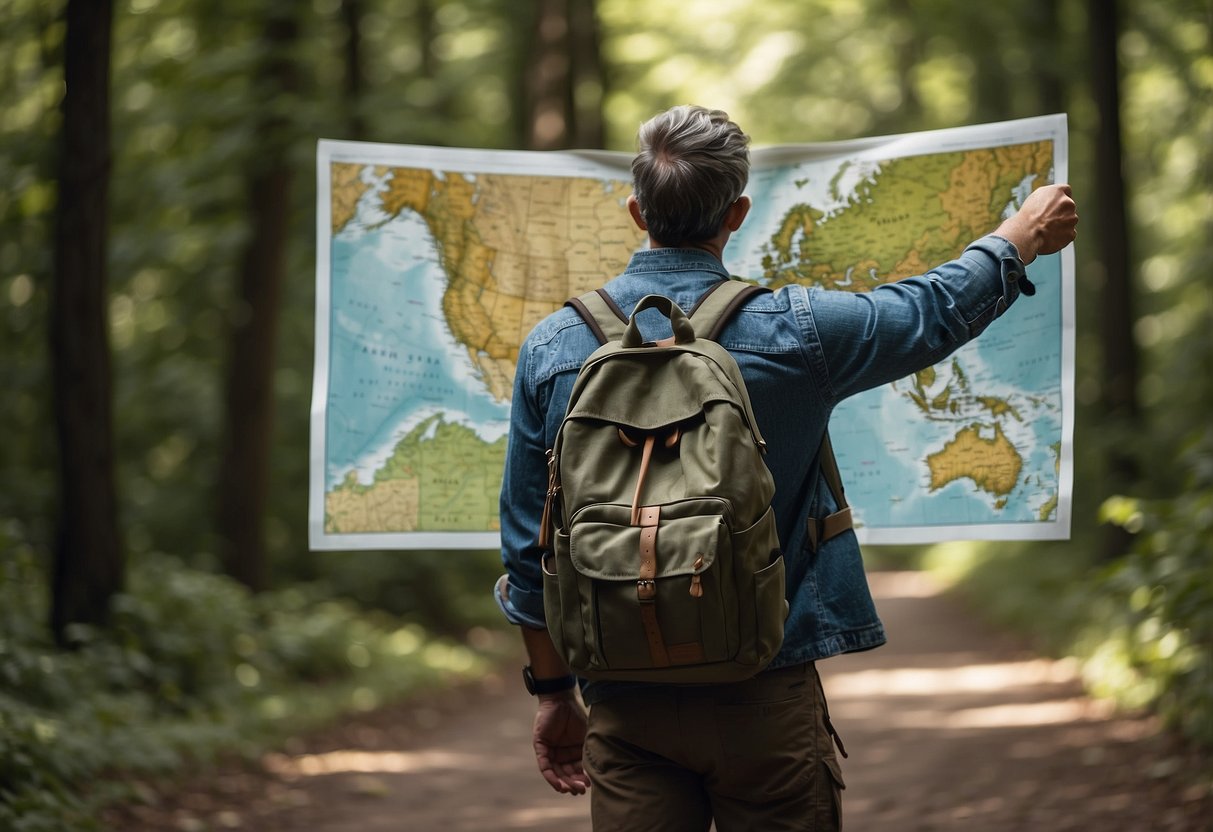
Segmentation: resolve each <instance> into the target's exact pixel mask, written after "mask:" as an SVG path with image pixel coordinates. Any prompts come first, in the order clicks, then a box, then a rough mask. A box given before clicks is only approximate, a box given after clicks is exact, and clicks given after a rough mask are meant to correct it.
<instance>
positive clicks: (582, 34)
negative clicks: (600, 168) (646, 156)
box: [569, 0, 606, 148]
mask: <svg viewBox="0 0 1213 832" xmlns="http://www.w3.org/2000/svg"><path fill="white" fill-rule="evenodd" d="M569 50H570V52H571V59H572V73H571V78H570V82H571V84H572V115H573V129H572V131H571V133H572V144H573V146H574V147H583V148H600V147H604V146H605V145H606V128H605V125H604V123H603V118H602V101H603V98H604V97H605V95H606V73H605V72H604V71H603V67H602V34H601V30H600V29H599V26H598V14H597V12H596V11H595V9H594V0H569Z"/></svg>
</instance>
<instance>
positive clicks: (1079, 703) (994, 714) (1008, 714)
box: [944, 696, 1113, 728]
mask: <svg viewBox="0 0 1213 832" xmlns="http://www.w3.org/2000/svg"><path fill="white" fill-rule="evenodd" d="M1112 712H1113V708H1112V705H1111V704H1110V703H1108V702H1099V701H1094V700H1091V699H1087V698H1086V697H1082V696H1077V697H1071V698H1069V699H1051V700H1048V701H1045V702H1025V703H1021V704H1015V705H991V706H989V707H985V708H965V709H963V710H959V711H956V712H954V713H950V714H948V715H947V716H946V717H945V719H944V727H945V728H1020V727H1024V726H1029V725H1064V724H1069V723H1073V722H1082V721H1085V720H1102V719H1107V718H1108V717H1110V716H1111V715H1112Z"/></svg>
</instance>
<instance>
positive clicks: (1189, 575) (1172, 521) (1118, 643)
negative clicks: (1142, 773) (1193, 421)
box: [1087, 430, 1213, 745]
mask: <svg viewBox="0 0 1213 832" xmlns="http://www.w3.org/2000/svg"><path fill="white" fill-rule="evenodd" d="M1182 458H1183V459H1184V460H1185V462H1186V465H1187V468H1188V471H1187V477H1186V487H1185V488H1184V489H1183V491H1182V492H1181V493H1180V494H1179V495H1178V496H1177V497H1175V498H1173V499H1168V500H1149V501H1141V500H1130V499H1126V498H1116V499H1113V500H1109V501H1108V502H1107V503H1106V504H1105V506H1104V510H1103V515H1104V519H1105V520H1107V521H1110V522H1115V523H1119V524H1120V525H1122V526H1124V527H1125V528H1126V529H1127V530H1128V531H1130V532H1134V533H1135V534H1136V535H1137V537H1136V541H1135V543H1134V546H1133V550H1132V551H1131V552H1130V554H1129V555H1128V556H1127V557H1126V558H1124V559H1123V560H1122V561H1120V562H1118V563H1116V564H1115V565H1114V566H1113V567H1112V568H1111V569H1110V570H1109V572H1108V574H1107V576H1106V577H1105V579H1104V582H1103V588H1104V589H1105V597H1104V598H1103V599H1102V602H1101V603H1100V604H1099V605H1098V608H1097V617H1096V618H1095V620H1098V621H1101V627H1100V630H1101V632H1100V633H1099V636H1098V638H1088V639H1087V643H1088V644H1090V645H1092V648H1093V649H1092V650H1091V653H1092V655H1091V659H1090V660H1089V661H1088V663H1087V668H1088V676H1089V677H1090V679H1091V681H1092V683H1093V686H1094V687H1095V689H1096V691H1097V692H1100V693H1103V694H1105V695H1110V696H1114V697H1116V698H1118V699H1120V700H1121V701H1124V702H1126V703H1128V704H1131V705H1151V706H1153V707H1155V708H1157V709H1158V710H1159V711H1160V713H1162V715H1163V716H1164V717H1166V718H1167V719H1168V720H1169V721H1170V722H1171V723H1173V724H1174V725H1176V726H1177V727H1179V728H1180V729H1181V730H1182V731H1183V732H1184V733H1185V734H1187V735H1188V736H1191V737H1193V738H1195V739H1197V740H1200V741H1202V742H1204V743H1207V744H1209V745H1213V430H1209V431H1207V432H1205V433H1204V434H1203V435H1202V436H1201V437H1200V438H1199V439H1197V440H1196V441H1194V442H1193V443H1191V444H1190V445H1189V447H1188V448H1187V449H1186V450H1185V452H1184V454H1183V456H1182Z"/></svg>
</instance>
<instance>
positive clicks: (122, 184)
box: [0, 0, 1213, 831]
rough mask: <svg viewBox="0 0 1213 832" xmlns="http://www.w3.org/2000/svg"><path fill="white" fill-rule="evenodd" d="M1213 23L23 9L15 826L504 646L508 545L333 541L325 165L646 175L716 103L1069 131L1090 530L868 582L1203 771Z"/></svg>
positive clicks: (108, 3)
mask: <svg viewBox="0 0 1213 832" xmlns="http://www.w3.org/2000/svg"><path fill="white" fill-rule="evenodd" d="M1211 31H1213V5H1211V4H1210V3H1209V2H1208V0H1205V1H1204V2H1201V0H1121V2H1119V3H1117V2H1115V0H1024V2H1021V3H1018V4H1014V5H1013V6H1012V5H1010V4H998V3H989V4H979V3H962V2H948V0H768V2H765V3H745V2H739V1H738V0H680V2H673V0H644V2H641V0H596V1H595V0H533V2H530V3H519V2H515V0H311V2H295V0H242V2H235V0H210V2H202V1H201V0H66V2H65V0H55V1H54V2H46V0H0V114H2V118H0V181H2V182H3V186H2V187H0V320H2V321H3V325H2V326H0V385H2V386H3V389H4V391H5V392H4V396H3V406H0V435H2V436H3V437H4V438H5V441H4V442H3V443H0V483H2V487H0V828H4V829H9V828H11V829H14V830H27V831H28V830H43V829H45V830H53V829H81V828H88V823H89V820H88V818H89V817H90V816H91V815H92V811H91V810H92V807H94V806H95V805H96V804H97V803H98V802H104V801H106V800H112V799H121V798H129V797H130V790H131V788H132V786H131V785H130V783H131V782H137V780H138V778H137V777H136V778H135V780H134V781H132V780H131V776H132V775H138V776H150V775H149V773H150V772H158V773H160V774H164V773H166V772H168V773H171V772H173V771H175V770H178V769H181V768H183V767H185V766H187V765H189V766H195V765H197V764H198V763H199V762H200V761H206V760H209V759H211V758H213V757H214V756H215V755H217V754H222V753H227V752H231V751H233V750H236V751H240V750H244V751H248V752H251V751H253V750H255V749H257V748H261V747H264V746H265V745H266V744H272V743H274V742H276V741H280V740H281V738H282V737H283V736H285V735H286V734H287V733H288V732H289V731H297V730H300V729H301V728H305V727H306V726H307V725H318V724H321V723H323V722H324V721H326V720H329V719H332V718H334V717H335V716H336V715H339V714H341V713H344V712H347V711H349V710H365V709H370V708H373V707H375V706H377V705H379V704H381V703H383V702H387V701H390V700H392V699H396V698H398V697H400V696H403V695H406V694H408V693H409V692H411V691H413V690H416V689H417V688H418V687H419V686H423V685H431V684H443V683H445V682H447V681H449V680H450V679H451V678H452V677H455V676H460V675H464V674H474V673H476V672H478V669H479V668H482V667H483V666H485V663H486V662H491V661H493V660H494V658H495V657H496V655H497V652H498V650H499V649H500V647H499V645H500V644H501V643H502V639H500V638H499V636H497V635H495V633H499V631H500V630H501V628H502V627H501V621H500V619H499V616H498V615H497V614H496V613H495V610H494V608H493V605H492V602H491V599H490V598H489V594H488V587H489V586H490V584H491V581H492V580H493V579H494V577H495V576H496V574H497V572H498V571H499V562H498V556H497V554H496V553H493V552H414V553H392V552H363V553H344V554H343V553H314V552H309V551H308V549H307V534H306V530H307V526H306V519H307V518H306V507H307V494H306V488H307V465H308V453H307V448H308V441H307V440H308V413H309V407H310V401H309V398H310V391H311V383H310V381H311V372H312V347H313V342H312V339H313V331H312V327H313V314H314V309H313V293H314V265H315V264H314V252H315V239H314V235H315V221H314V213H313V212H314V210H315V192H314V188H315V184H314V183H315V179H314V163H315V155H314V154H315V142H316V139H317V138H320V137H324V138H341V139H365V140H373V141H386V142H394V143H411V144H435V145H451V146H461V147H485V148H531V149H554V148H567V147H605V148H608V149H613V150H631V149H633V142H634V134H635V128H636V126H637V125H638V124H639V123H640V122H641V121H643V120H644V119H645V118H647V117H648V116H650V115H652V114H653V113H655V112H657V111H659V110H661V109H664V108H665V107H668V106H671V105H673V104H678V103H687V102H694V103H703V104H707V105H710V106H713V107H717V108H721V109H725V110H727V111H728V112H729V113H730V114H731V115H732V116H733V117H734V118H735V119H736V120H737V121H738V122H739V123H740V124H742V125H743V126H744V127H745V129H746V130H747V132H749V133H750V134H751V136H753V137H754V139H755V141H756V142H757V143H759V144H776V143H795V142H815V141H828V140H834V139H847V138H853V137H858V136H867V135H878V134H886V133H898V132H906V131H912V130H921V129H929V128H935V127H952V126H957V125H963V124H971V123H979V122H987V121H999V120H1005V119H1012V118H1018V117H1025V116H1033V115H1041V114H1046V113H1053V112H1065V113H1068V115H1069V124H1070V130H1071V162H1070V171H1071V177H1070V178H1071V182H1072V183H1073V186H1074V190H1075V193H1076V195H1077V197H1078V202H1079V209H1080V213H1081V215H1082V225H1081V226H1080V236H1079V240H1078V243H1077V246H1076V248H1077V258H1078V270H1077V297H1078V309H1077V312H1078V336H1077V406H1078V410H1077V418H1076V422H1077V424H1076V440H1075V448H1076V454H1075V465H1076V475H1075V512H1074V534H1073V539H1072V540H1071V541H1068V542H1057V543H1032V544H1005V543H1000V544H951V545H945V546H937V547H931V548H925V549H905V550H887V549H881V550H872V552H871V553H870V556H871V560H872V566H873V568H877V567H879V566H881V565H887V564H890V563H895V564H898V565H912V566H914V567H917V568H926V569H930V570H932V571H934V572H935V573H937V574H938V575H941V576H943V577H945V578H946V579H947V580H949V581H951V582H953V583H955V584H956V585H957V586H958V587H959V589H960V591H961V592H963V593H965V594H966V595H967V596H968V597H970V598H972V599H974V601H975V602H976V603H978V604H979V605H980V606H981V607H982V608H983V609H985V610H987V611H988V612H989V614H990V615H991V616H992V617H993V618H995V619H996V620H998V621H999V622H1000V623H1003V624H1009V625H1012V626H1015V627H1017V628H1019V629H1020V630H1021V631H1023V632H1024V633H1026V634H1027V635H1029V636H1030V637H1031V638H1032V639H1033V640H1034V641H1035V643H1036V644H1038V645H1039V646H1040V647H1041V648H1042V649H1045V650H1048V651H1050V652H1052V653H1054V654H1058V655H1073V656H1075V657H1077V658H1078V659H1079V660H1080V661H1081V662H1082V664H1083V668H1084V676H1085V678H1086V680H1087V682H1088V685H1089V686H1090V687H1091V689H1092V690H1093V692H1095V693H1097V694H1100V695H1105V696H1109V697H1114V698H1115V699H1116V700H1117V701H1118V702H1120V703H1121V704H1122V705H1123V706H1124V707H1126V708H1134V709H1138V708H1148V709H1153V710H1155V711H1157V712H1158V713H1160V714H1161V715H1162V716H1163V718H1164V720H1165V722H1166V724H1167V725H1168V726H1170V729H1171V730H1175V731H1177V732H1179V733H1181V734H1182V735H1183V736H1185V737H1187V738H1188V740H1189V741H1191V742H1194V743H1197V744H1204V745H1213V422H1211V421H1210V419H1209V417H1208V412H1209V408H1210V405H1211V404H1213V274H1211V273H1210V272H1211V269H1213V266H1210V264H1211V263H1213V187H1211V185H1213V182H1211V179H1213V165H1211V164H1210V162H1211V161H1213V160H1211V158H1210V157H1211V156H1213V107H1210V104H1211V99H1213V50H1211V49H1210V34H1211ZM300 714H307V716H306V718H303V719H301V718H300ZM100 773H104V774H105V775H106V776H104V777H100V778H99V779H98V775H99V774H100ZM85 783H91V785H90V786H89V787H88V788H84V787H83V784H85Z"/></svg>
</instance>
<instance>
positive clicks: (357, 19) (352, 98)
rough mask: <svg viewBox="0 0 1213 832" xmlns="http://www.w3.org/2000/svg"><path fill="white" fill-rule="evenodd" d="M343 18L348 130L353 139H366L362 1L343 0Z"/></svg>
mask: <svg viewBox="0 0 1213 832" xmlns="http://www.w3.org/2000/svg"><path fill="white" fill-rule="evenodd" d="M341 19H342V21H343V22H344V23H345V32H346V35H345V107H346V125H347V126H346V130H347V131H348V133H349V138H351V139H365V138H366V136H367V132H366V118H365V116H364V115H363V113H362V93H363V91H364V90H365V89H366V70H365V69H364V67H363V62H362V0H342V3H341Z"/></svg>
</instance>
